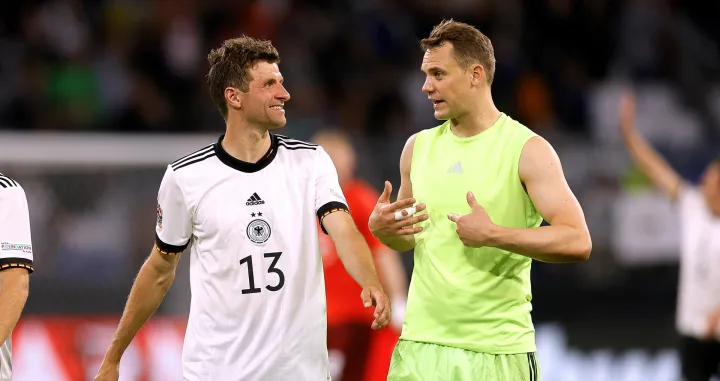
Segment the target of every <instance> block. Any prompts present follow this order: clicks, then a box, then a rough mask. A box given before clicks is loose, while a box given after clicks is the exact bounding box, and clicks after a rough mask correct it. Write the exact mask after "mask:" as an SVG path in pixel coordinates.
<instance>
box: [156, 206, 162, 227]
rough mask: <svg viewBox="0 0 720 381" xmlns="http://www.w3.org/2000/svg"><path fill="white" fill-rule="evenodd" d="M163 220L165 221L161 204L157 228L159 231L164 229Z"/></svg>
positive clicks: (158, 211)
mask: <svg viewBox="0 0 720 381" xmlns="http://www.w3.org/2000/svg"><path fill="white" fill-rule="evenodd" d="M162 220H163V210H162V208H161V207H160V202H158V204H157V227H158V229H162Z"/></svg>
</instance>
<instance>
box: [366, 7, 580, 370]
mask: <svg viewBox="0 0 720 381" xmlns="http://www.w3.org/2000/svg"><path fill="white" fill-rule="evenodd" d="M421 45H422V48H423V50H424V51H425V56H424V58H423V62H422V71H423V72H424V73H425V75H426V80H425V84H424V86H423V89H422V90H423V91H424V92H425V93H427V94H428V97H429V98H430V100H431V101H432V103H433V108H434V110H435V118H437V119H439V120H444V121H445V122H444V123H443V124H442V125H440V126H438V127H435V128H432V129H428V130H424V131H421V132H419V133H417V134H415V135H413V136H412V137H410V139H408V142H407V144H406V145H405V148H404V149H403V152H402V155H401V158H400V172H401V183H400V190H399V193H398V199H399V201H397V202H395V203H392V204H391V203H390V194H391V191H392V188H391V185H390V183H389V182H386V183H385V190H384V192H383V194H382V195H381V197H380V200H379V201H378V204H377V206H376V207H375V210H374V212H373V214H372V216H371V217H370V220H369V222H368V225H369V227H370V230H371V231H372V232H373V234H374V235H375V236H376V237H377V238H379V239H380V240H381V241H382V242H383V243H385V244H386V245H387V246H389V247H391V248H393V249H395V250H398V251H409V250H411V249H413V248H414V249H415V267H414V270H413V274H412V281H411V284H410V291H409V295H408V303H407V311H406V315H405V321H404V323H403V331H402V335H401V337H400V341H399V342H398V344H397V346H396V348H395V351H394V353H393V357H392V362H391V366H390V371H389V375H388V380H391V381H441V380H442V381H445V380H448V381H451V380H452V381H466V380H467V381H510V380H512V381H525V380H527V381H535V380H539V379H540V376H539V369H538V366H537V362H536V359H535V350H536V348H535V330H534V328H533V324H532V318H531V316H530V311H531V310H532V305H531V300H532V293H531V288H530V264H531V261H532V260H533V259H535V260H539V261H544V262H575V261H583V260H586V259H587V258H588V257H589V255H590V250H591V246H592V244H591V240H590V235H589V233H588V229H587V226H586V223H585V217H584V215H583V212H582V209H581V208H580V205H579V203H578V202H577V199H576V198H575V196H574V195H573V193H572V191H571V190H570V188H569V187H568V185H567V182H566V180H565V176H564V174H563V172H562V169H561V166H560V161H559V159H558V156H557V154H556V153H555V151H554V150H553V148H552V147H551V146H550V144H548V142H547V141H545V140H544V139H543V138H541V137H539V136H537V135H536V134H534V133H533V132H532V131H530V130H529V129H528V128H526V127H525V126H523V125H522V124H520V123H518V122H517V121H515V120H513V119H512V118H510V117H509V116H507V115H505V114H504V113H502V112H500V111H498V110H497V108H496V107H495V105H494V103H493V100H492V96H491V91H490V86H491V84H492V80H493V74H494V72H495V57H494V53H493V48H492V44H491V43H490V40H489V39H488V38H487V37H486V36H485V35H483V34H482V33H481V32H480V31H478V30H477V29H475V28H474V27H472V26H470V25H467V24H464V23H459V22H455V21H452V20H450V21H443V22H442V23H441V24H439V25H437V26H436V27H435V28H434V29H433V31H432V32H431V34H430V37H428V38H426V39H424V40H422V41H421ZM416 200H417V202H420V203H419V204H416ZM413 205H414V206H413ZM422 211H425V212H424V213H420V212H422ZM543 218H544V219H545V220H546V221H548V223H549V224H550V226H542V227H540V223H541V221H542V219H543Z"/></svg>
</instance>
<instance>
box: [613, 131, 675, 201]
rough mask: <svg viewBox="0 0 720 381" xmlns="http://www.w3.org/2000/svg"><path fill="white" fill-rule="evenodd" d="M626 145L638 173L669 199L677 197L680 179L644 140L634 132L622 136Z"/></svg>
mask: <svg viewBox="0 0 720 381" xmlns="http://www.w3.org/2000/svg"><path fill="white" fill-rule="evenodd" d="M622 137H623V140H624V141H625V144H626V145H627V148H628V152H629V153H630V157H631V158H632V159H633V161H634V162H635V163H636V164H637V166H638V168H639V169H640V171H641V172H642V173H643V174H644V175H645V176H647V177H648V178H649V179H650V181H652V182H653V184H655V186H657V187H659V188H661V189H662V190H664V191H665V192H666V193H668V195H669V196H670V197H671V198H673V199H674V198H675V197H676V196H677V191H678V186H679V185H680V177H679V176H678V175H677V174H676V173H675V171H674V170H673V169H672V168H671V167H670V164H668V163H667V161H666V160H665V158H663V157H662V156H661V155H660V154H659V153H658V152H657V151H656V150H655V149H654V148H653V147H652V146H651V145H650V143H648V141H647V140H645V138H643V137H642V136H641V135H640V133H639V132H638V131H636V130H630V131H627V132H624V133H623V134H622Z"/></svg>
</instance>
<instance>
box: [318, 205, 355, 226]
mask: <svg viewBox="0 0 720 381" xmlns="http://www.w3.org/2000/svg"><path fill="white" fill-rule="evenodd" d="M335 212H345V213H350V211H349V210H348V207H347V205H345V204H343V203H342V202H339V201H331V202H328V203H327V204H325V205H323V206H321V207H320V209H318V211H317V218H318V221H320V228H321V229H322V232H323V233H325V234H328V232H327V230H325V226H323V219H324V218H325V217H327V216H328V215H330V214H331V213H335Z"/></svg>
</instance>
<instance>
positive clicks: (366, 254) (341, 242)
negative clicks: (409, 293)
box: [321, 212, 392, 329]
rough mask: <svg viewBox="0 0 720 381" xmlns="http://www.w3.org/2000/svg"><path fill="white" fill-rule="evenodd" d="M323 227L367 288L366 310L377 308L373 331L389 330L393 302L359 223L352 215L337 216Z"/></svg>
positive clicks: (349, 269)
mask: <svg viewBox="0 0 720 381" xmlns="http://www.w3.org/2000/svg"><path fill="white" fill-rule="evenodd" d="M321 223H322V224H323V226H324V227H325V230H326V231H327V232H328V234H329V235H330V238H331V239H332V241H333V243H334V244H335V250H336V251H337V254H338V257H339V258H340V261H341V262H342V264H343V266H344V267H345V270H347V272H348V273H349V274H350V276H352V277H353V278H354V279H355V281H356V282H358V284H360V286H361V287H362V288H363V291H362V294H361V295H360V297H361V298H362V301H363V304H364V306H365V307H366V308H368V307H371V306H373V305H374V306H375V313H374V317H375V320H374V321H373V323H372V326H371V327H372V329H380V328H383V327H385V326H386V325H388V323H390V320H391V318H390V316H391V313H392V308H391V307H390V300H388V297H387V295H385V291H383V288H382V285H381V284H380V280H379V279H378V275H377V271H376V270H375V263H374V262H373V257H372V255H371V254H370V248H369V247H368V244H367V242H365V238H363V236H362V234H361V233H360V231H358V229H357V226H355V221H353V219H352V217H351V216H350V214H349V213H344V212H335V213H330V214H329V215H327V216H325V218H323V220H322V221H321Z"/></svg>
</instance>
